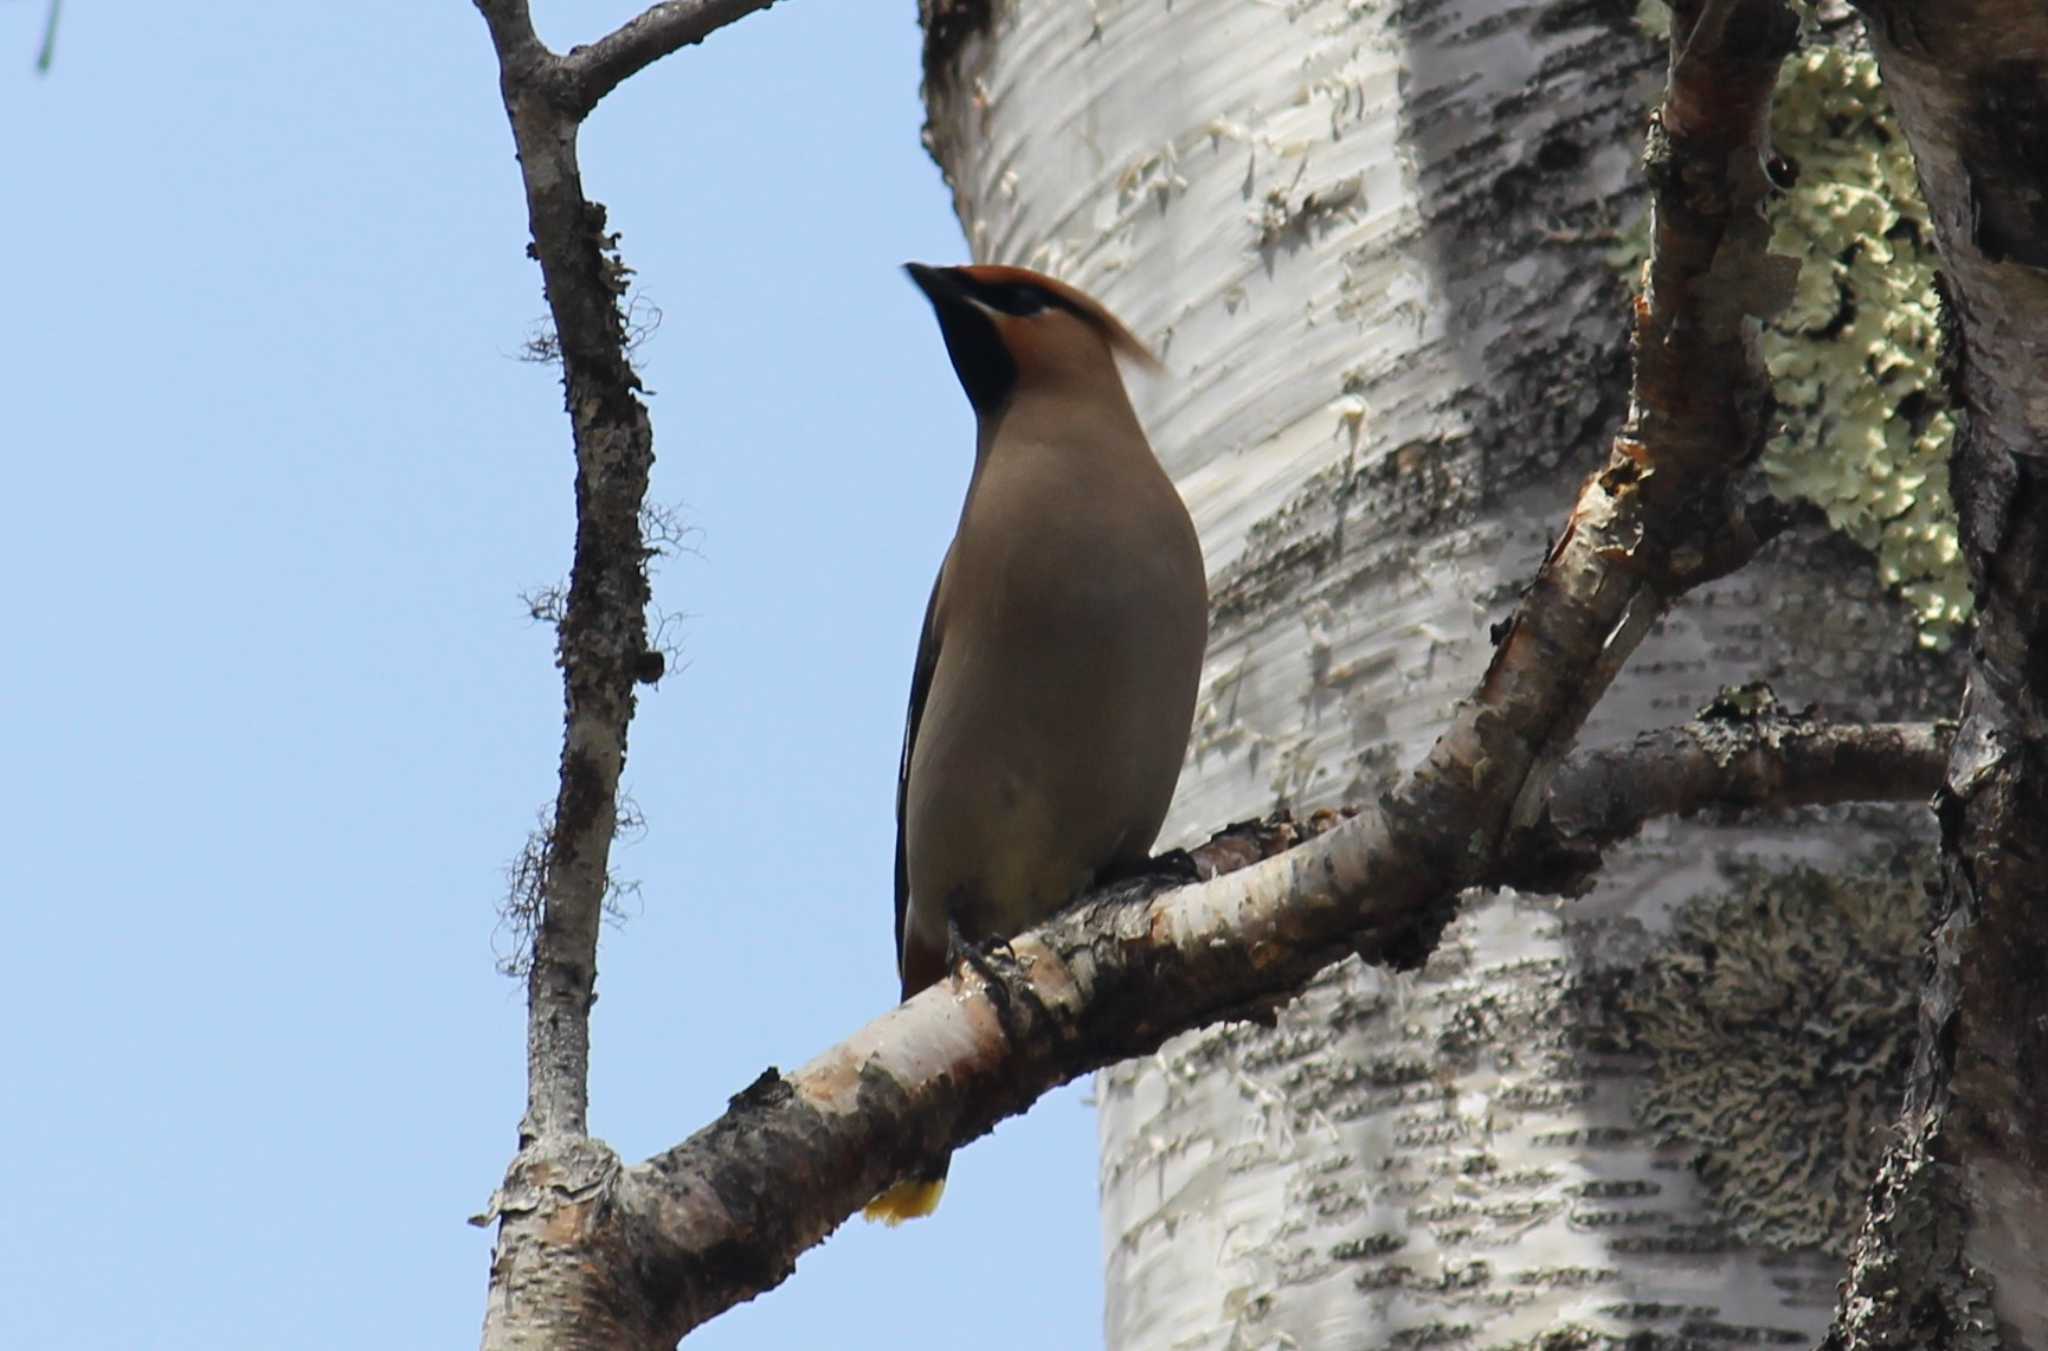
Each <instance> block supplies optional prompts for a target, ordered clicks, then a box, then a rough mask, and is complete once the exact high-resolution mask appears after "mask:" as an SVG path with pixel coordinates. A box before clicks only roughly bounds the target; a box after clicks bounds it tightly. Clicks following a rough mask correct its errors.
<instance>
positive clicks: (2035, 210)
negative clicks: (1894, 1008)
mask: <svg viewBox="0 0 2048 1351" xmlns="http://www.w3.org/2000/svg"><path fill="white" fill-rule="evenodd" d="M1865 12H1866V15H1867V19H1868V27H1869V31H1870V37H1871V42H1872V45H1873V46H1874V47H1875V49H1876V51H1877V54H1878V59H1879V63H1880V66H1881V68H1882V70H1883V72H1884V79H1885V83H1886V86H1887V87H1888V88H1889V90H1890V91H1891V94H1892V98H1893V101H1894V104H1895V105H1896V107H1897V108H1898V114H1899V121H1900V124H1901V125H1902V126H1903V127H1904V129H1905V132H1906V135H1907V137H1908V139H1909V140H1910V141H1911V143H1912V147H1913V153H1914V155H1915V157H1916V158H1917V160H1918V162H1919V168H1920V177H1921V182H1922V184H1923V186H1924V188H1925V191H1926V195H1927V199H1928V204H1929V206H1930V208H1931V215H1932V217H1933V221H1934V227H1935V237H1936V241H1937V243H1938V244H1939V246H1940V250H1941V257H1942V262H1943V265H1944V269H1945V271H1946V274H1947V277H1946V279H1947V290H1948V295H1949V298H1950V302H1951V305H1952V307H1953V312H1954V316H1955V323H1956V334H1955V356H1956V358H1957V364H1956V370H1955V395H1956V398H1957V401H1958V404H1959V406H1960V407H1961V408H1962V409H1963V410H1964V418H1963V424H1962V430H1961V434H1960V436H1959V438H1958V441H1957V446H1956V452H1955V460H1954V465H1953V491H1954V494H1955V498H1956V502H1957V506H1958V510H1959V514H1960V516H1961V524H1962V538H1963V545H1964V549H1965V552H1966V555H1967V557H1968V560H1969V564H1970V569H1971V575H1972V580H1973V583H1974V588H1975V594H1976V604H1977V614H1978V621H1977V622H1978V629H1977V635H1976V642H1975V644H1974V647H1973V651H1972V653H1971V666H1970V677H1969V689H1968V692H1967V694H1966V696H1965V699H1964V704H1963V718H1962V723H1961V727H1960V729H1959V732H1958V735H1957V737H1956V741H1955V747H1954V751H1953V754H1952V757H1951V759H1950V763H1949V769H1948V775H1947V783H1946V786H1945V787H1944V789H1943V792H1942V795H1941V799H1940V802H1939V804H1938V805H1939V815H1940V819H1941V833H1942V855H1943V860H1944V864H1945V870H1946V876H1947V883H1948V885H1947V889H1946V893H1945V895H1944V898H1943V904H1942V907H1941V910H1940V913H1939V915H1938V916H1937V920H1938V923H1937V927H1936V930H1935V942H1934V950H1933V955H1932V958H1931V961H1930V964H1929V972H1928V977H1927V982H1926V985H1925V987H1924V989H1923V991H1922V995H1921V1006H1920V1018H1921V1046H1920V1054H1919V1058H1918V1060H1917V1062H1916V1064H1915V1067H1914V1074H1913V1081H1912V1086H1911V1093H1910V1098H1909V1101H1908V1104H1907V1110H1906V1114H1905V1124H1904V1129H1903V1131H1902V1132H1901V1139H1900V1142H1899V1143H1898V1144H1897V1145H1896V1146H1895V1147H1894V1149H1893V1151H1892V1152H1891V1154H1890V1155H1889V1156H1888V1157H1887V1159H1886V1161H1885V1166H1884V1172H1883V1176H1882V1178H1881V1181H1880V1186H1879V1188H1878V1191H1877V1192H1876V1193H1875V1195H1874V1198H1873V1206H1872V1215H1871V1221H1870V1224H1869V1225H1868V1226H1867V1227H1866V1229H1865V1230H1864V1232H1863V1233H1862V1235H1861V1236H1860V1238H1859V1241H1858V1245H1857V1249H1856V1253H1855V1261H1854V1265H1853V1267H1852V1271H1851V1281H1850V1283H1849V1285H1848V1286H1847V1287H1846V1288H1845V1290H1844V1293H1843V1300H1842V1307H1841V1314H1840V1320H1839V1323H1838V1325H1837V1328H1836V1330H1835V1332H1834V1334H1833V1335H1832V1337H1831V1339H1830V1345H1831V1346H1835V1347H1839V1348H1845V1349H1848V1348H1859V1349H1860V1348H1876V1347H1887V1348H1889V1347H1908V1346H1942V1347H1969V1348H1974V1347H1989V1346H1996V1345H2003V1346H2006V1347H2008V1348H2020V1347H2044V1346H2048V1243H2044V1241H2043V1234H2044V1233H2048V1073H2044V1072H2043V1071H2044V1068H2048V908H2044V899H2043V898H2044V897H2048V831H2044V826H2043V823H2044V822H2048V722H2044V717H2048V11H2044V10H2043V9H2042V8H2041V7H2040V6H2039V5H2038V4H2032V3H2010V2H2006V3H1998V2H1994V0H1965V2H1963V3H1952V4H1951V3H1944V4H1939V5H1935V4H1916V3H1905V2H1904V0H1898V2H1892V3H1883V2H1879V0H1873V3H1871V4H1869V5H1867V6H1866V7H1865Z"/></svg>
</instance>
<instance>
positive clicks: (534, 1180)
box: [478, 0, 696, 1347]
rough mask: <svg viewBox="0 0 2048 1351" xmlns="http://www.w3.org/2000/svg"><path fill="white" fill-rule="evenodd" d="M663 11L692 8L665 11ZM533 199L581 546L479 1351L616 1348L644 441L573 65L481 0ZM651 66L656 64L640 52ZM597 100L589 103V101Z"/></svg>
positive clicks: (644, 592)
mask: <svg viewBox="0 0 2048 1351" xmlns="http://www.w3.org/2000/svg"><path fill="white" fill-rule="evenodd" d="M667 8H670V9H682V8H696V7H694V6H690V7H686V6H668V7H667ZM478 9H479V10H480V11H481V12H482V14H483V17H484V20H485V23H486V24H487V26H488V28H489V30H490V35H491V41H492V45H493V47H494V48H495V49H496V52H497V55H498V61H499V77H500V78H499V88H500V92H501V93H502V95H503V97H504V102H505V111H506V114H507V116H508V118H509V119H510V122H511V126H512V137H513V142H514V144H515V145H516V146H517V148H518V152H519V164H520V170H521V176H522V179H523V181H524V185H525V189H526V205H527V223H528V227H529V229H530V231H531V233H532V237H533V244H532V248H531V252H532V255H533V257H534V258H535V260H536V261H538V262H539V264H540V271H541V282H542V286H543V287H544V289H545V291H546V293H547V300H548V308H549V311H550V313H551V315H552V317H553V319H554V328H555V339H556V350H557V351H558V353H559V355H560V359H561V363H562V385H563V391H564V394H565V398H566V403H567V408H568V413H569V424H570V430H571V433H572V436H573V438H574V443H575V451H576V547H575V555H574V561H573V563H572V565H571V570H570V575H569V589H568V594H567V596H566V597H565V598H564V602H563V607H562V614H561V618H560V622H559V624H558V627H557V661H558V664H559V665H560V666H561V669H562V684H563V696H564V703H565V715H564V725H563V735H562V761H561V774H560V785H559V788H558V791H557V795H556V799H555V809H554V815H553V818H552V820H551V822H550V824H549V826H548V828H547V831H546V834H545V837H544V839H543V840H542V841H541V842H540V843H539V845H538V847H537V851H536V853H537V857H535V859H534V860H533V862H534V864H535V867H534V868H533V869H532V870H531V872H532V877H531V881H532V883H533V885H534V890H535V893H536V894H534V895H531V896H527V897H515V898H514V899H515V904H525V905H527V906H528V907H530V913H529V914H527V915H524V916H523V917H522V918H524V919H526V920H527V921H528V922H529V923H530V925H531V930H532V939H533V942H532V953H531V957H530V959H529V961H528V963H527V1106H526V1112H525V1115H524V1116H523V1117H522V1119H521V1121H520V1125H519V1148H520V1152H519V1155H518V1157H517V1158H516V1159H514V1161H513V1163H512V1165H511V1168H510V1169H509V1171H508V1173H507V1176H506V1181H505V1184H504V1186H503V1187H502V1188H501V1189H500V1192H499V1194H498V1196H497V1198H496V1199H495V1200H494V1202H493V1208H494V1212H495V1214H496V1215H497V1216H498V1217H499V1218H500V1219H501V1221H502V1223H501V1224H500V1226H499V1232H498V1244H497V1248H496V1251H495V1252H494V1254H493V1257H492V1297H491V1299H490V1302H489V1305H488V1310H487V1313H486V1316H485V1324H484V1344H485V1345H486V1346H491V1347H498V1346H526V1345H535V1346H538V1345H546V1346H572V1345H611V1344H614V1342H615V1340H616V1339H615V1337H614V1335H613V1334H612V1329H615V1328H617V1327H618V1326H620V1325H621V1323H622V1322H624V1323H629V1322H630V1321H631V1320H630V1319H629V1318H622V1317H621V1311H620V1310H618V1309H616V1308H612V1307H609V1306H607V1305H606V1304H605V1303H604V1301H602V1300H598V1299H594V1298H593V1297H592V1296H593V1293H594V1289H593V1285H592V1283H591V1282H589V1281H587V1280H583V1279H581V1278H580V1272H579V1268H578V1265H577V1262H578V1248H579V1240H580V1238H581V1236H582V1232H583V1226H584V1224H585V1222H586V1221H587V1219H588V1207H587V1206H586V1205H585V1203H584V1198H586V1197H587V1196H589V1195H590V1194H591V1188H592V1185H593V1183H592V1178H593V1175H602V1173H603V1169H604V1167H605V1163H604V1159H605V1157H606V1154H607V1151H604V1150H603V1149H602V1147H601V1146H596V1145H594V1144H593V1143H592V1142H591V1141H589V1140H588V1139H586V1138H585V1135H586V1131H587V1129H588V1126H587V1122H588V1115H589V1113H588V1108H589V1070H590V1006H591V1003H592V1001H593V1000H594V999H595V997H596V995H595V991H596V982H597V936H598V929H599V926H600V923H601V921H602V919H603V913H604V902H605V894H606V889H607V887H608V885H609V877H610V874H609V863H610V857H611V842H612V835H613V833H614V831H615V829H616V823H617V819H618V792H619V776H620V774H621V772H622V771H623V769H624V767H625V759H626V735H627V729H628V726H629V724H630V723H631V721H632V717H633V706H634V685H635V683H636V681H637V680H639V679H641V678H642V677H644V676H647V675H649V674H650V672H653V673H658V669H659V668H658V664H657V665H655V666H653V667H652V668H650V665H649V663H650V660H651V654H650V653H649V651H648V647H647V618H646V606H647V599H648V583H647V572H646V562H647V548H646V541H645V540H644V538H643V537H642V534H641V528H640V520H641V509H642V505H643V504H644V502H645V500H646V496H647V479H648V473H649V471H650V470H651V469H652V468H653V465H654V437H653V430H652V428H651V426H650V424H649V422H648V418H647V409H646V407H645V405H643V404H642V403H641V401H640V398H639V390H640V380H639V377H638V376H637V375H636V374H635V373H634V371H633V368H632V365H631V363H630V362H629V361H628V360H627V357H626V329H625V320H624V316H623V314H622V313H621V311H620V308H619V303H618V302H619V298H620V296H621V295H622V294H623V293H624V290H625V272H624V268H623V267H622V266H621V264H620V263H619V262H618V260H617V258H616V257H615V256H614V254H613V243H614V241H613V240H612V238H611V237H610V236H609V235H608V234H607V233H606V232H605V218H604V208H603V207H601V206H599V205H597V204H596V203H594V202H591V201H589V200H587V199H586V198H585V197H584V195H583V186H582V180H581V176H580V171H579V169H578V166H577V161H576V133H577V130H578V123H579V118H580V116H581V112H582V111H587V106H586V107H584V108H582V109H579V108H577V107H576V106H575V103H576V91H577V88H578V82H577V74H578V70H579V67H577V66H576V65H574V64H573V63H564V62H563V61H562V60H561V59H559V58H557V57H556V56H555V55H554V54H553V53H552V52H549V51H548V50H547V48H545V47H544V46H542V45H541V42H540V40H539V38H538V37H536V36H535V34H534V31H533V26H532V23H531V21H530V18H529V16H528V13H527V9H526V5H525V3H524V0H478ZM650 59H651V58H650ZM593 101H594V100H593Z"/></svg>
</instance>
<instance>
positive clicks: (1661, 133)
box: [1392, 0, 1799, 878]
mask: <svg viewBox="0 0 2048 1351" xmlns="http://www.w3.org/2000/svg"><path fill="white" fill-rule="evenodd" d="M1798 28H1799V25H1798V21H1797V19H1795V18H1794V17H1793V15H1792V13H1791V11H1790V10H1788V9H1787V8H1785V6H1784V5H1783V4H1782V3H1780V0H1706V3H1701V2H1700V0H1691V2H1690V3H1686V2H1685V0H1681V3H1678V4H1676V5H1674V6H1673V11H1672V38H1671V41H1672V61H1671V76H1670V82H1669V86H1668V88H1667V89H1666V92H1665V98H1664V103H1663V105H1662V107H1661V109H1660V110H1659V113H1658V115H1657V119H1656V122H1655V124H1654V125H1653V127H1652V129H1651V134H1650V142H1649V146H1648V148H1647V149H1646V151H1645V157H1644V159H1645V168H1646V170H1647V173H1648V176H1649V180H1650V185H1651V189H1652V191H1653V194H1654V212H1653V215H1654V220H1655V229H1654V232H1653V235H1652V240H1651V245H1652V250H1653V252H1652V255H1651V262H1650V269H1649V284H1648V286H1647V287H1646V288H1645V293H1644V295H1643V297H1642V298H1641V299H1640V300H1639V301H1638V302H1637V305H1636V331H1635V377H1634V384H1633V387H1632V390H1631V403H1630V416H1629V421H1628V424H1627V425H1626V426H1625V427H1624V428H1623V429H1622V432H1621V434H1620V435H1619V436H1617V437H1616V438H1615V442H1614V446H1613V449H1612V451H1611V452H1610V455H1609V458H1608V462H1607V466H1606V468H1604V469H1603V470H1601V471H1600V472H1599V473H1598V474H1596V475H1594V476H1593V477H1592V478H1591V479H1589V480H1587V482H1586V484H1585V486H1584V487H1583V488H1581V490H1580V492H1579V499H1578V502H1577V504H1576V505H1575V506H1574V507H1573V509H1572V514H1571V517H1570V519H1569V520H1568V521H1567V522H1566V524H1565V527H1564V530H1563V532H1562V534H1560V536H1559V537H1558V540H1557V542H1556V544H1554V545H1553V546H1552V548H1551V551H1550V555H1549V557H1547V558H1546V559H1545V560H1544V561H1543V565H1542V567H1541V569H1540V570H1539V571H1538V573H1537V575H1536V579H1535V581H1534V582H1533V583H1532V584H1531V585H1530V588H1529V591H1528V593H1527V594H1526V595H1525V596H1524V598H1523V602H1522V604H1521V606H1520V607H1519V608H1518V609H1517V611H1516V613H1515V615H1514V616H1513V617H1512V618H1511V619H1510V620H1509V621H1508V623H1507V625H1506V627H1505V629H1504V631H1503V633H1502V636H1501V638H1500V640H1499V644H1498V647H1497V648H1496V650H1495V652H1494V657H1493V662H1492V664H1491V666H1489V668H1488V669H1487V672H1486V676H1485V678H1484V679H1483V680H1482V681H1481V682H1480V686H1479V688H1478V690H1477V691H1475V692H1474V694H1473V696H1472V698H1471V699H1469V700H1467V701H1466V703H1465V704H1464V705H1462V706H1461V708H1460V709H1459V712H1458V715H1457V717H1456V718H1455V719H1454V720H1453V722H1452V725H1451V727H1450V728H1449V730H1447V731H1446V732H1445V733H1444V735H1443V736H1442V737H1441V738H1440V739H1439V740H1438V741H1437V743H1436V745H1435V746H1434V747H1433V748H1432V749H1431V751H1430V754H1429V758H1428V760H1427V761H1426V762H1425V764H1424V765H1423V767H1422V768H1421V769H1420V770H1419V771H1418V772H1417V773H1416V774H1415V776H1414V777H1413V778H1412V779H1411V780H1410V781H1409V783H1408V784H1407V785H1406V786H1404V788H1403V790H1402V791H1401V793H1400V794H1399V795H1398V796H1397V798H1396V800H1395V802H1394V803H1393V804H1392V809H1393V811H1394V812H1395V814H1396V815H1397V816H1398V817H1399V818H1400V819H1401V820H1402V821H1403V823H1404V832H1405V833H1406V834H1407V835H1408V836H1409V838H1410V839H1411V840H1414V841H1415V842H1416V847H1423V844H1422V842H1424V841H1428V842H1430V843H1429V844H1428V846H1427V847H1429V848H1431V849H1432V850H1436V851H1442V852H1439V853H1438V855H1437V857H1438V863H1439V866H1440V867H1442V868H1443V869H1444V870H1445V871H1446V873H1447V874H1448V875H1449V876H1451V877H1453V878H1457V877H1468V878H1469V877H1471V876H1473V875H1475V873H1476V870H1477V869H1480V868H1484V867H1486V866H1488V865H1489V864H1490V862H1491V861H1492V859H1493V857H1494V854H1495V851H1496V850H1497V849H1498V847H1499V845H1500V842H1501V840H1502V838H1503V837H1504V836H1505V834H1506V833H1507V832H1508V831H1509V830H1510V829H1511V828H1515V827H1521V826H1526V825H1529V824H1531V823H1532V822H1533V821H1534V819H1535V811H1536V809H1537V807H1538V806H1539V804H1540V803H1541V800H1542V790H1543V784H1544V779H1545V776H1546V774H1547V772H1548V769H1549V767H1550V766H1551V765H1553V764H1554V763H1556V761H1557V760H1558V759H1559V758H1561V757H1562V756H1563V755H1564V754H1565V752H1566V751H1568V750H1569V749H1570V747H1571V744H1572V741H1573V739H1574V738H1576V737H1577V735H1578V731H1579V728H1580V727H1581V726H1582V725H1583V724H1584V722H1585V719H1586V715H1587V714H1588V713H1589V712H1591V711H1592V708H1593V706H1594V704H1596V703H1597V702H1598V701H1599V699H1600V698H1601V696H1602V695H1603V694H1605V693H1606V690H1607V687H1608V686H1609V685H1610V684H1611V683H1612V682H1613V680H1614V677H1615V675H1616V674H1617V673H1618V672H1619V671H1620V669H1621V667H1622V664H1623V663H1624V662H1626V661H1627V659H1628V656H1629V654H1630V653H1631V652H1633V651H1634V650H1635V648H1636V645H1637V644H1638V643H1639V642H1641V641H1642V638H1643V636H1644V635H1645V634H1646V633H1648V632H1649V629H1650V627H1651V625H1652V624H1654V623H1655V622H1656V620H1657V618H1658V617H1659V616H1661V615H1662V614H1663V613H1664V611H1665V610H1666V608H1668V606H1669V605H1670V603H1671V601H1672V600H1673V599H1674V598H1676V597H1677V596H1678V595H1679V594H1681V593H1682V592H1684V591H1685V590H1686V589H1688V588H1689V587H1692V586H1696V585H1698V584H1700V583H1702V582H1705V581H1708V580H1711V579H1712V578H1715V577H1718V576H1722V575H1724V574H1726V573H1728V572H1730V571H1732V570H1734V569H1735V568H1738V567H1740V566H1741V565H1742V564H1743V563H1745V562H1747V561H1748V560H1749V559H1750V557H1752V556H1753V555H1754V554H1755V552H1756V550H1757V548H1758V547H1759V546H1760V544H1761V543H1762V541H1761V539H1760V538H1759V532H1758V530H1757V529H1756V527H1755V526H1754V525H1753V523H1752V522H1750V521H1749V520H1748V519H1746V518H1745V517H1744V515H1743V511H1742V506H1741V503H1740V501H1739V499H1738V497H1737V495H1736V492H1735V486H1734V480H1735V473H1736V471H1737V470H1738V469H1740V468H1741V467H1742V466H1743V465H1745V464H1747V463H1748V462H1749V461H1750V460H1752V459H1754V458H1755V456H1756V455H1757V453H1758V452H1759V451H1760V450H1761V449H1762V445H1763V438H1764V435H1765V431H1766V426H1767V419H1766V418H1765V417H1764V416H1763V413H1764V412H1765V410H1766V409H1767V408H1768V406H1769V394H1768V386H1767V384H1766V382H1765V381H1764V380H1763V379H1762V378H1761V374H1760V372H1759V371H1758V370H1757V369H1756V364H1755V362H1754V361H1753V360H1752V359H1751V357H1750V354H1749V351H1748V349H1747V345H1746V341H1745V339H1746V324H1747V321H1748V320H1749V318H1750V317H1751V316H1756V315H1763V314H1768V313H1770V312H1771V310H1772V309H1773V308H1774V307H1775V306H1777V305H1778V304H1780V303H1782V300H1783V298H1784V296H1785V295H1786V294H1789V292H1790V287H1791V281H1792V279H1793V277H1795V276H1796V274H1797V263H1796V262H1794V261H1793V260H1791V259H1788V258H1780V257H1775V256H1773V255H1771V254H1770V252H1769V251H1768V249H1767V247H1766V245H1767V243H1768V239H1769V229H1768V227H1767V225H1766V224H1765V221H1764V218H1763V214H1762V211H1761V210H1760V207H1761V204H1762V202H1763V199H1764V197H1765V195H1766V194H1767V193H1768V192H1769V191H1770V190H1771V185H1770V182H1769V180H1768V179H1767V178H1766V177H1765V175H1764V171H1763V167H1762V166H1763V162H1764V160H1765V158H1766V157H1767V156H1768V154H1769V147H1768V145H1767V143H1766V141H1765V132H1766V126H1767V123H1768V120H1769V110H1770V96H1771V89H1772V85H1773V83H1774V81H1775V80H1776V77H1777V70H1778V65H1779V63H1780V62H1781V61H1782V60H1783V58H1784V56H1785V54H1786V52H1788V51H1789V50H1791V47H1792V44H1793V42H1794V41H1795V40H1796V38H1797V36H1798Z"/></svg>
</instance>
